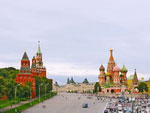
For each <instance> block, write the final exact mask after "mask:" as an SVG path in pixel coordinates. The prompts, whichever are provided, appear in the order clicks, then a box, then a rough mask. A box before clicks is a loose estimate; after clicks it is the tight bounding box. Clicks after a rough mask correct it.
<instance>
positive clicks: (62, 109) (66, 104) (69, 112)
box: [23, 93, 106, 113]
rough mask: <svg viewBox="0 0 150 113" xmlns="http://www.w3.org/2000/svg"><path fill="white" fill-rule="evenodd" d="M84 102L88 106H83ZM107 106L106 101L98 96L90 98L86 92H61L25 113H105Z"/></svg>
mask: <svg viewBox="0 0 150 113" xmlns="http://www.w3.org/2000/svg"><path fill="white" fill-rule="evenodd" d="M79 97H80V99H78V98H79ZM83 103H88V108H82V104H83ZM94 103H95V104H94ZM43 106H45V107H43ZM105 106H106V102H102V101H100V100H97V99H96V97H93V98H92V99H88V98H87V95H86V96H85V95H84V94H74V93H59V94H58V95H57V96H55V97H53V98H51V99H49V100H46V101H44V102H43V103H40V104H38V105H36V106H34V107H32V108H29V109H28V110H26V111H24V112H23V113H103V112H104V108H105Z"/></svg>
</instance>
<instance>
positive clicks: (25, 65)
mask: <svg viewBox="0 0 150 113" xmlns="http://www.w3.org/2000/svg"><path fill="white" fill-rule="evenodd" d="M34 76H39V77H46V68H45V67H44V66H43V61H42V53H41V49H40V42H39V44H38V50H37V53H36V56H33V58H32V65H31V68H30V60H29V58H28V55H27V53H26V52H24V54H23V57H22V60H21V68H20V71H19V74H18V75H17V77H16V78H15V80H16V82H17V83H20V84H22V85H24V84H25V83H26V82H31V83H32V98H34V97H35V96H36V80H35V78H34ZM50 81H51V82H52V79H50Z"/></svg>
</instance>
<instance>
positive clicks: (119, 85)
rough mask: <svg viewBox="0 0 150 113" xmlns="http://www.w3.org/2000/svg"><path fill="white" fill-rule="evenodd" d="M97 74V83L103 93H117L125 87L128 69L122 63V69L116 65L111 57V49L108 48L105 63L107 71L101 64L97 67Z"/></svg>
mask: <svg viewBox="0 0 150 113" xmlns="http://www.w3.org/2000/svg"><path fill="white" fill-rule="evenodd" d="M99 71H100V74H99V76H98V79H99V84H100V85H101V87H102V92H104V93H118V92H121V91H123V90H126V89H127V76H126V75H127V72H128V70H127V69H126V67H125V66H124V65H123V67H122V69H120V68H119V66H117V64H116V63H115V61H114V57H113V50H112V49H110V58H109V61H108V65H107V71H106V72H105V68H104V66H103V65H101V66H100V68H99Z"/></svg>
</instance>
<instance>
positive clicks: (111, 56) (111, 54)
mask: <svg viewBox="0 0 150 113" xmlns="http://www.w3.org/2000/svg"><path fill="white" fill-rule="evenodd" d="M109 61H114V57H113V49H110V58H109Z"/></svg>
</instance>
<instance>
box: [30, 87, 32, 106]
mask: <svg viewBox="0 0 150 113" xmlns="http://www.w3.org/2000/svg"><path fill="white" fill-rule="evenodd" d="M31 91H32V88H31V87H30V105H32V93H31Z"/></svg>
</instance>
